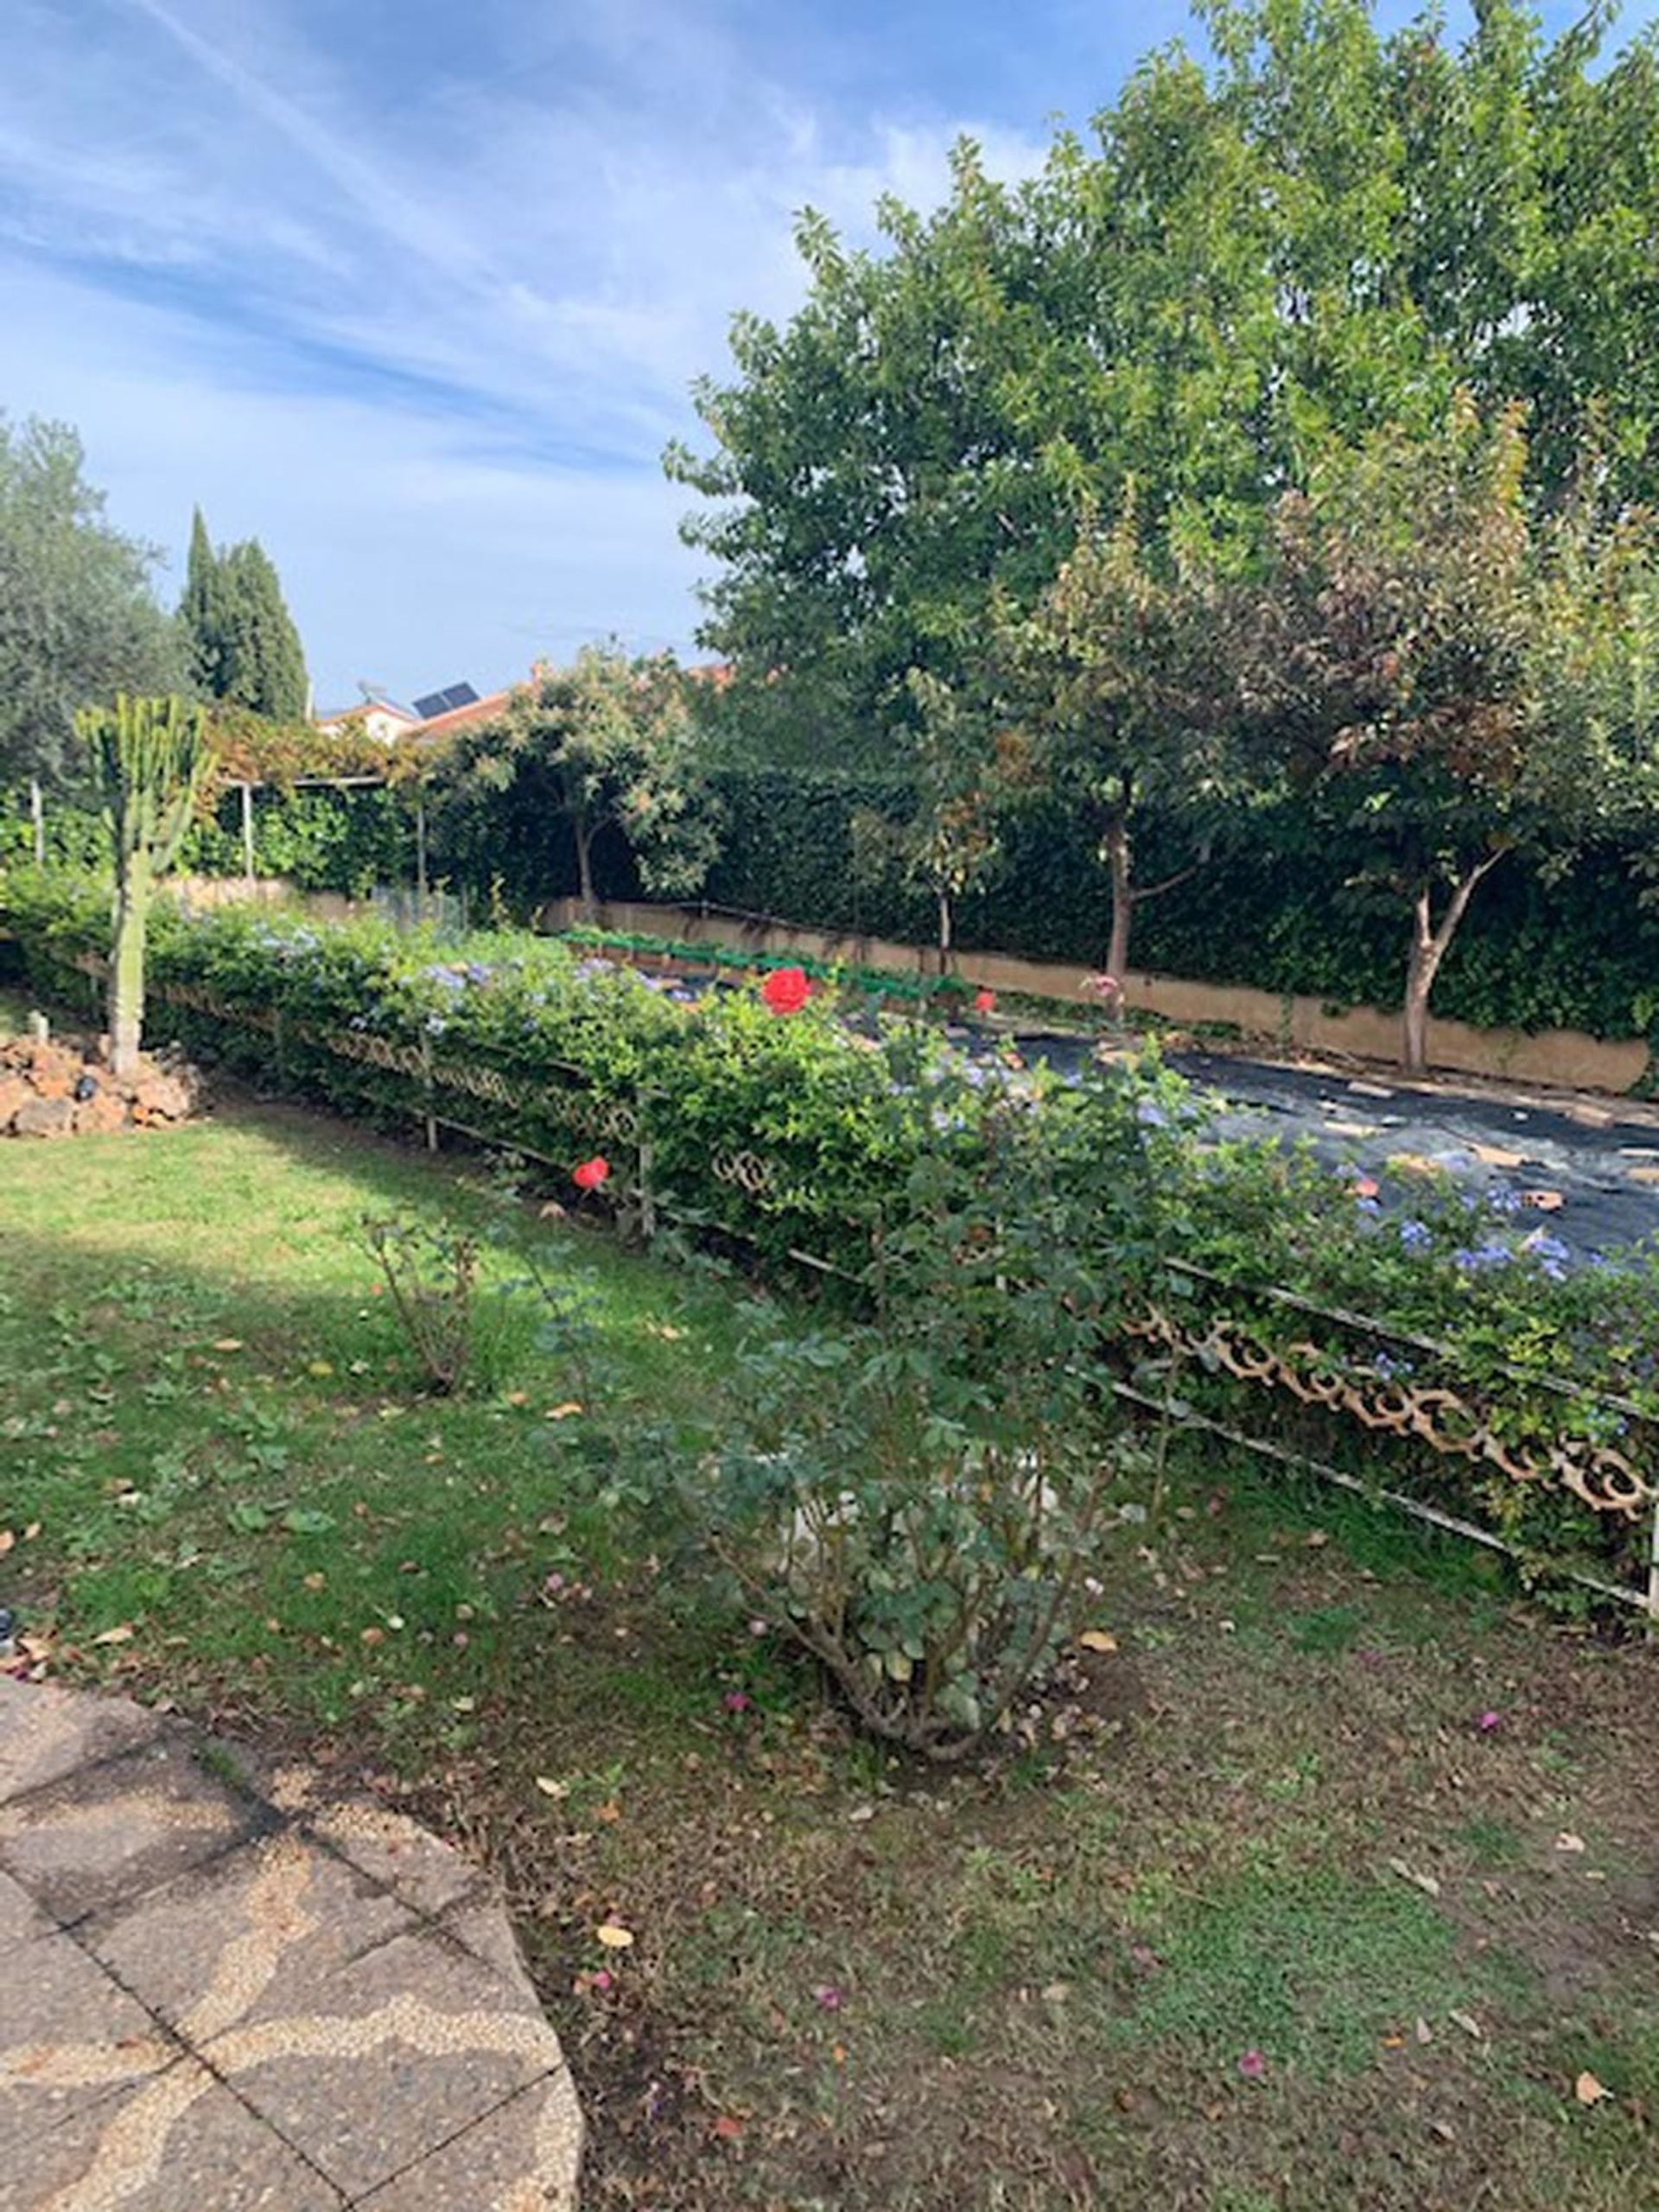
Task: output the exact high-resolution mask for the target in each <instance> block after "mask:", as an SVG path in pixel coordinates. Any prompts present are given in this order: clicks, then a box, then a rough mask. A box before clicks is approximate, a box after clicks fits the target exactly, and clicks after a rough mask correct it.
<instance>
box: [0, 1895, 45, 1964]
mask: <svg viewBox="0 0 1659 2212" xmlns="http://www.w3.org/2000/svg"><path fill="white" fill-rule="evenodd" d="M57 1924H58V1923H57V1922H56V1921H55V1920H52V1919H50V1918H48V1916H47V1915H46V1914H45V1913H43V1912H42V1911H41V1908H40V1907H39V1905H37V1904H35V1900H34V1898H33V1897H30V1895H29V1891H27V1890H26V1889H24V1888H23V1886H22V1884H21V1883H20V1882H14V1881H13V1880H12V1878H11V1877H10V1874H0V1959H9V1958H10V1955H11V1954H12V1953H13V1952H14V1951H16V1949H17V1948H19V1947H20V1946H22V1944H24V1943H32V1942H34V1941H35V1937H36V1936H50V1935H51V1934H52V1933H53V1932H54V1930H55V1929H56V1927H57Z"/></svg>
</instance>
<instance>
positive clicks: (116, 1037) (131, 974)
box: [110, 879, 149, 1076]
mask: <svg viewBox="0 0 1659 2212" xmlns="http://www.w3.org/2000/svg"><path fill="white" fill-rule="evenodd" d="M148 927H149V884H148V883H147V882H144V881H143V880H139V881H134V880H131V879H129V880H127V881H126V882H124V883H122V884H120V885H119V886H118V887H117V890H116V894H115V944H114V947H113V950H112V957H111V962H110V1065H111V1067H112V1068H113V1070H114V1071H115V1072H116V1074H117V1075H121V1076H128V1075H132V1074H134V1073H135V1072H136V1071H137V1066H138V1052H139V1048H140V1045H141V1043H142V1041H143V1021H144V932H145V931H146V929H147V928H148Z"/></svg>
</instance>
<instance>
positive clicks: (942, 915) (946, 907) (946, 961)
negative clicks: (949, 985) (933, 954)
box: [935, 887, 951, 976]
mask: <svg viewBox="0 0 1659 2212" xmlns="http://www.w3.org/2000/svg"><path fill="white" fill-rule="evenodd" d="M935 896H936V897H937V898H938V902H939V973H940V975H941V976H946V975H949V974H950V951H951V929H950V893H949V892H948V891H946V890H944V888H943V887H940V888H939V889H938V891H937V892H936V893H935Z"/></svg>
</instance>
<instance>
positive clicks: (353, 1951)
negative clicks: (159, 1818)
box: [75, 1832, 418, 2047]
mask: <svg viewBox="0 0 1659 2212" xmlns="http://www.w3.org/2000/svg"><path fill="white" fill-rule="evenodd" d="M417 1924H418V1923H416V1920H415V1917H414V1916H413V1915H412V1914H411V1913H410V1910H409V1909H408V1907H407V1906H406V1905H404V1904H399V1903H398V1901H397V1899H396V1898H395V1897H391V1896H390V1895H389V1894H388V1893H387V1891H385V1890H384V1889H382V1888H380V1887H379V1885H378V1884H376V1883H373V1882H372V1881H370V1880H369V1879H368V1878H367V1877H366V1876H365V1875H364V1874H361V1873H359V1872H358V1870H357V1869H356V1868H355V1867H353V1866H347V1865H346V1864H345V1863H343V1862H342V1861H341V1860H340V1859H334V1858H332V1857H331V1856H330V1855H329V1854H328V1853H327V1852H322V1851H318V1850H317V1849H316V1848H315V1847H314V1846H313V1845H312V1844H310V1843H309V1842H308V1841H307V1840H306V1839H305V1838H304V1837H303V1836H302V1835H299V1834H294V1833H292V1832H288V1833H283V1834H277V1835H270V1836H265V1837H262V1838H258V1839H256V1840H254V1841H252V1842H251V1843H248V1844H245V1845H244V1846H243V1847H241V1848H240V1849H238V1850H236V1851H233V1852H232V1853H230V1854H229V1856H228V1857H226V1858H221V1859H215V1860H213V1863H212V1864H211V1865H209V1866H205V1867H198V1868H195V1869H193V1870H192V1871H191V1872H188V1873H187V1874H182V1875H181V1876H180V1877H179V1878H177V1879H176V1880H175V1881H172V1882H168V1883H167V1884H166V1885H163V1886H162V1887H161V1888H159V1889H152V1890H149V1891H146V1892H145V1893H144V1895H143V1897H141V1898H139V1900H138V1901H137V1903H136V1904H132V1905H114V1906H111V1907H110V1908H109V1909H108V1910H105V1912H102V1913H100V1914H99V1915H98V1916H96V1918H94V1919H93V1920H92V1921H90V1922H83V1923H80V1924H79V1926H78V1928H77V1929H76V1931H75V1932H76V1935H77V1937H78V1939H79V1942H81V1943H82V1944H84V1945H85V1946H86V1948H87V1949H88V1950H90V1951H91V1952H92V1954H93V1955H94V1956H95V1957H97V1958H99V1959H100V1960H101V1961H103V1962H104V1963H105V1965H106V1966H107V1967H109V1968H110V1969H111V1972H112V1973H113V1974H114V1975H115V1977H116V1979H117V1980H118V1981H119V1982H120V1983H121V1984H122V1986H124V1988H127V1989H130V1990H131V1991H132V1993H133V1994H134V1995H135V1996H136V1997H137V1998H138V1999H140V2000H141V2001H142V2002H143V2004H145V2005H148V2006H149V2008H150V2010H151V2011H152V2012H157V2013H159V2014H160V2015H161V2017H162V2019H164V2020H165V2021H167V2022H168V2024H169V2025H170V2026H173V2027H175V2028H177V2029H178V2030H179V2031H180V2033H181V2035H183V2036H184V2037H186V2038H187V2039H188V2041H189V2042H191V2043H192V2044H195V2045H197V2046H198V2047H199V2046H200V2044H203V2043H205V2042H206V2041H207V2039H208V2038H209V2037H213V2036H216V2035H219V2034H220V2033H221V2032H222V2031H224V2030H226V2028H231V2027H241V2026H247V2025H250V2024H252V2023H253V2022H255V2021H257V2020H264V2019H272V2018H283V2017H285V2016H288V2015H289V2014H293V2013H296V2012H305V2011H306V2010H308V2007H309V2005H310V2003H311V2001H312V1999H313V1996H314V1994H315V1991H316V1989H317V1987H318V1986H319V1985H320V1984H321V1983H323V1982H325V1981H326V1980H327V1978H328V1976H329V1975H331V1974H335V1973H337V1972H338V1971H339V1970H340V1968H341V1967H348V1966H350V1965H351V1963H352V1962H353V1961H354V1960H355V1959H356V1958H358V1957H359V1955H361V1954H363V1953H365V1952H366V1951H369V1950H371V1949H372V1948H374V1946H375V1945H377V1944H379V1943H385V1942H389V1941H390V1940H391V1938H392V1937H393V1936H398V1935H401V1934H404V1933H405V1932H407V1931H408V1930H410V1929H412V1928H413V1927H415V1926H416V1925H417Z"/></svg>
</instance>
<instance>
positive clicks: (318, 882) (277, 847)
mask: <svg viewBox="0 0 1659 2212" xmlns="http://www.w3.org/2000/svg"><path fill="white" fill-rule="evenodd" d="M45 828H46V851H47V858H48V861H49V863H50V864H51V865H52V866H54V867H57V868H78V869H90V868H97V867H99V865H100V864H101V863H102V861H103V859H104V855H105V851H106V846H105V833H104V829H103V825H102V823H101V822H100V821H99V817H98V814H97V811H96V810H95V809H94V808H93V807H92V805H91V804H89V803H87V802H86V801H85V800H81V799H78V798H76V797H75V796H74V795H73V794H72V793H61V792H53V793H50V794H48V798H47V800H46V805H45ZM253 828H254V870H255V873H256V874H259V875H263V876H277V877H281V878H283V880H286V881H288V882H289V883H292V884H293V885H294V886H295V887H296V889H297V890H301V891H338V892H340V893H344V894H345V895H346V896H347V897H348V898H359V899H360V898H365V897H366V896H367V895H368V893H369V892H370V891H371V890H372V889H373V887H374V886H375V885H376V884H378V883H392V884H395V883H412V882H413V880H414V878H415V867H416V855H415V819H414V814H413V811H412V810H411V807H410V802H409V800H408V798H406V797H405V796H404V794H403V793H402V792H400V791H394V790H390V789H387V788H385V786H376V785H357V786H353V787H349V788H347V789H346V790H342V791H331V790H328V789H327V788H325V787H321V786H315V787H314V786H309V785H307V786H304V787H302V788H300V789H297V790H294V791H283V790H282V789H280V788H278V787H276V786H272V787H271V788H270V789H267V790H263V791H257V792H256V793H255V795H254V803H253ZM33 845H34V829H33V825H32V823H31V821H30V818H29V799H28V794H27V792H25V791H10V792H3V793H0V866H3V864H4V863H5V862H6V861H14V862H16V861H26V860H28V859H29V857H30V856H31V855H32V852H33ZM244 860H245V855H244V852H243V845H242V798H241V793H240V791H238V790H236V789H234V788H232V789H228V790H226V791H221V792H220V793H219V797H218V798H217V800H216V801H215V803H214V804H213V810H212V812H211V814H209V815H208V816H207V817H206V818H205V819H202V820H199V821H197V822H195V823H193V824H192V826H191V828H190V829H189V831H188V834H187V836H186V838H185V842H184V847H183V850H182V852H181V855H180V857H179V863H178V864H179V869H180V872H181V874H186V875H211V876H236V875H240V874H242V872H243V866H244Z"/></svg>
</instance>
